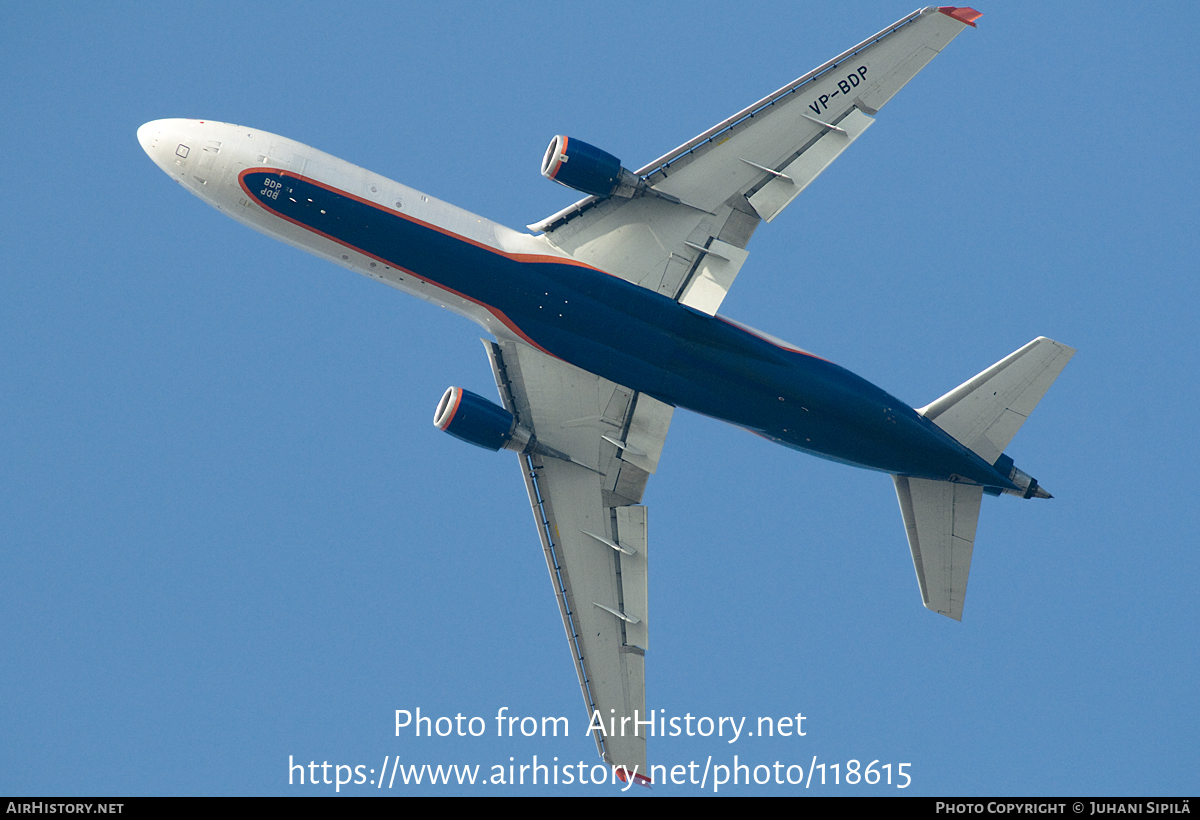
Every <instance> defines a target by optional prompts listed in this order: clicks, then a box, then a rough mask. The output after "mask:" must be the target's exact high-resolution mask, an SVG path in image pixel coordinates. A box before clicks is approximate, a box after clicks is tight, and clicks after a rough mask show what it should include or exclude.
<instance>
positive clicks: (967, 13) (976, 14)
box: [938, 6, 983, 28]
mask: <svg viewBox="0 0 1200 820" xmlns="http://www.w3.org/2000/svg"><path fill="white" fill-rule="evenodd" d="M938 11H940V12H941V13H942V14H944V15H946V16H947V17H953V18H954V19H955V20H957V21H958V22H960V23H966V24H967V25H968V26H970V27H971V28H975V21H976V20H978V19H979V18H980V17H982V16H983V12H982V11H975V9H973V8H971V7H970V6H938Z"/></svg>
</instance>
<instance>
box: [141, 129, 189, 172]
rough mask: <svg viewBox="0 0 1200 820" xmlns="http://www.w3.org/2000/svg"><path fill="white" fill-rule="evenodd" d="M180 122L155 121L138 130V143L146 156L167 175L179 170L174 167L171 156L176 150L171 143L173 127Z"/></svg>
mask: <svg viewBox="0 0 1200 820" xmlns="http://www.w3.org/2000/svg"><path fill="white" fill-rule="evenodd" d="M178 123H179V120H154V121H153V122H148V123H146V124H145V125H143V126H142V127H141V128H139V129H138V130H137V138H138V143H139V144H140V145H141V146H142V150H143V151H145V152H146V156H148V157H150V159H152V160H154V164H155V165H157V166H158V167H159V168H161V169H162V170H163V171H164V172H165V173H167V174H172V175H174V174H173V172H174V171H176V170H178V169H176V168H173V167H172V165H173V164H172V163H171V158H170V157H169V154H170V153H171V151H172V150H173V149H174V147H175V146H174V145H169V144H168V143H170V142H171V140H170V135H171V132H173V131H174V130H177V129H174V128H172V126H173V125H177V124H178Z"/></svg>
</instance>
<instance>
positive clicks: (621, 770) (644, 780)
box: [616, 766, 654, 788]
mask: <svg viewBox="0 0 1200 820" xmlns="http://www.w3.org/2000/svg"><path fill="white" fill-rule="evenodd" d="M616 775H617V778H618V779H619V780H620V781H621V782H622V783H628V782H629V781H628V780H627V779H626V778H627V777H629V776H632V777H633V782H634V783H637V784H638V785H639V786H645V787H646V788H650V787H651V786H652V785H653V783H654V781H652V780H651V779H650V778H648V777H646V775H644V774H638V773H637V772H636V771H633V772H631V771H629V770H628V769H626V768H625V767H624V766H620V767H618V768H617V770H616Z"/></svg>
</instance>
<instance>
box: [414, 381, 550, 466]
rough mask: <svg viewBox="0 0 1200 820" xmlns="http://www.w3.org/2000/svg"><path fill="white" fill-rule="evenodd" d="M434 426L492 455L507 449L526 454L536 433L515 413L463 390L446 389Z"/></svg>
mask: <svg viewBox="0 0 1200 820" xmlns="http://www.w3.org/2000/svg"><path fill="white" fill-rule="evenodd" d="M433 424H434V426H435V427H437V428H438V429H439V430H443V431H445V432H447V433H449V434H450V435H452V436H454V437H455V438H459V439H462V440H463V441H465V442H468V443H470V444H474V445H476V446H478V447H483V448H484V449H487V450H492V451H496V450H500V449H501V448H503V449H506V450H515V451H516V452H518V453H523V452H525V451H526V450H528V449H529V447H530V446H531V444H532V441H533V433H531V432H530V431H529V430H528V429H526V428H525V427H523V426H521V425H520V424H518V423H517V420H516V419H515V418H514V417H513V414H512V413H510V412H508V411H507V410H505V409H504V408H503V407H500V406H499V405H497V404H493V403H492V402H490V401H488V400H487V399H485V398H484V397H483V396H480V395H477V394H475V393H472V392H471V391H470V390H463V389H462V388H461V387H448V388H446V392H445V393H443V394H442V400H441V401H439V402H438V406H437V410H436V411H435V412H434V414H433Z"/></svg>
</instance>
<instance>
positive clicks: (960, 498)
mask: <svg viewBox="0 0 1200 820" xmlns="http://www.w3.org/2000/svg"><path fill="white" fill-rule="evenodd" d="M892 480H893V481H895V482H896V498H897V499H898V500H899V501H900V514H901V515H902V516H904V529H905V531H906V532H907V533H908V546H909V549H911V550H912V559H913V569H915V570H916V571H917V583H918V584H920V586H921V600H922V601H924V603H925V606H926V607H927V608H928V609H931V610H933V611H934V612H939V613H941V614H942V615H946V616H948V617H950V618H953V619H954V620H956V621H961V620H962V610H963V599H964V598H965V597H966V594H967V575H968V574H969V573H970V571H971V551H972V550H973V549H974V546H975V527H976V525H977V524H978V523H979V504H980V501H981V500H982V499H983V488H982V487H980V486H977V485H972V484H955V483H952V482H950V481H932V480H930V479H926V478H906V477H905V476H899V475H897V476H892Z"/></svg>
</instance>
